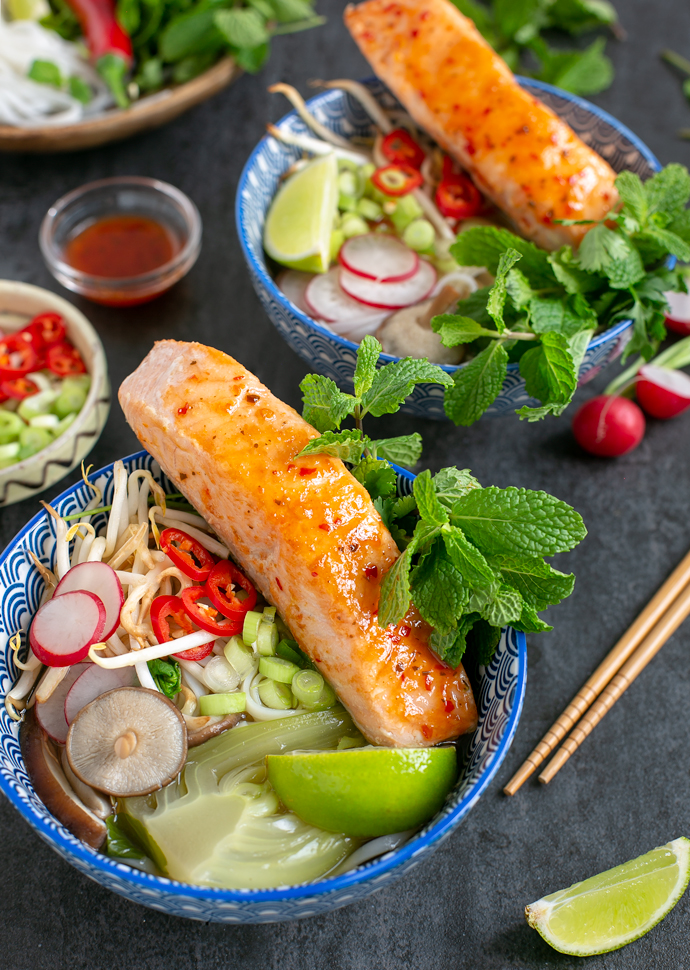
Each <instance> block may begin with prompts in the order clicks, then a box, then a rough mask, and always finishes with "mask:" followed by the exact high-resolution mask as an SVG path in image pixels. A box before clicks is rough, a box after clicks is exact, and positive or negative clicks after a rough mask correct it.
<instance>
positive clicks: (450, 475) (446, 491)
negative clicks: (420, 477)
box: [434, 465, 481, 508]
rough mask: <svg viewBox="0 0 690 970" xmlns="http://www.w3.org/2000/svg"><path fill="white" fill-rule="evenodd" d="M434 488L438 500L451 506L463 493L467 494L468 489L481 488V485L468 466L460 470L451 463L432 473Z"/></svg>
mask: <svg viewBox="0 0 690 970" xmlns="http://www.w3.org/2000/svg"><path fill="white" fill-rule="evenodd" d="M434 488H435V489H436V495H437V497H438V500H439V502H442V503H443V505H446V506H447V507H448V508H452V507H453V504H454V503H455V502H457V500H458V499H459V498H461V497H462V496H463V495H467V493H468V492H469V491H470V489H472V488H481V485H480V484H479V482H478V481H477V479H476V478H475V477H474V475H472V473H471V472H470V470H469V468H463V469H462V470H461V469H459V468H456V467H455V466H454V465H451V466H450V467H448V468H442V469H441V471H440V472H437V473H436V474H435V475H434Z"/></svg>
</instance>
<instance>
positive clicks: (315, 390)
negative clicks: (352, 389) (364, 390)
mask: <svg viewBox="0 0 690 970" xmlns="http://www.w3.org/2000/svg"><path fill="white" fill-rule="evenodd" d="M299 387H300V390H301V391H302V400H303V402H304V407H303V409H302V417H303V418H304V420H305V421H307V422H308V423H309V424H311V425H312V426H313V427H314V428H316V430H317V431H320V432H321V433H322V434H323V432H324V431H334V430H335V429H336V428H339V427H340V425H341V423H342V421H343V420H344V418H346V417H347V416H348V415H349V414H352V411H353V410H354V407H355V405H356V403H357V399H356V398H354V397H352V395H351V394H344V393H343V392H342V391H341V390H340V388H339V387H338V385H337V384H336V383H335V382H334V381H332V380H331V379H330V377H324V376H323V374H307V376H306V377H305V378H304V380H303V381H302V382H301V384H300V386H299Z"/></svg>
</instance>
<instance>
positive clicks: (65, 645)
mask: <svg viewBox="0 0 690 970" xmlns="http://www.w3.org/2000/svg"><path fill="white" fill-rule="evenodd" d="M105 616H106V613H105V607H104V606H103V603H102V602H101V600H100V599H99V598H98V597H97V596H96V595H95V594H94V593H88V592H87V591H86V590H83V589H81V590H74V591H73V592H70V593H63V594H62V595H61V596H53V598H52V599H50V600H48V602H47V603H44V604H43V606H42V607H41V608H40V610H39V611H38V613H37V614H36V616H35V617H34V620H33V623H32V624H31V629H30V630H29V643H30V644H31V649H32V650H33V652H34V654H35V656H36V657H37V658H38V659H39V660H40V661H41V663H42V664H46V665H47V666H48V667H70V666H71V665H72V664H77V663H79V661H80V660H83V659H84V657H85V656H86V655H87V653H88V652H89V647H90V646H91V645H92V644H93V643H98V641H99V640H100V638H101V635H102V633H103V630H104V629H105Z"/></svg>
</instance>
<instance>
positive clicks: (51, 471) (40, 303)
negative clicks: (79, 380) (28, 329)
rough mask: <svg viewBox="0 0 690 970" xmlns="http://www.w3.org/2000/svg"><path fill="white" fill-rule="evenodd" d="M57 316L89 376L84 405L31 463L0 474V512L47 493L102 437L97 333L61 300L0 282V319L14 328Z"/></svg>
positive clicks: (105, 397) (103, 377)
mask: <svg viewBox="0 0 690 970" xmlns="http://www.w3.org/2000/svg"><path fill="white" fill-rule="evenodd" d="M46 312H55V313H59V314H61V315H62V317H63V319H64V321H65V326H66V327H67V336H68V337H69V339H70V340H71V341H72V343H73V344H74V346H75V347H76V348H77V350H78V351H79V353H80V354H81V356H82V359H83V360H84V363H85V364H86V369H87V371H88V372H89V374H90V375H91V387H90V388H89V393H88V395H87V397H86V401H85V402H84V406H83V407H82V409H81V411H80V412H79V414H78V415H77V417H76V419H75V420H74V422H73V423H72V424H71V425H70V427H69V428H68V429H67V431H65V432H64V433H63V434H61V435H60V436H59V437H58V438H56V439H55V441H52V442H51V443H50V444H49V445H48V446H47V448H43V450H42V451H39V452H37V453H36V454H35V455H32V456H31V457H30V458H25V459H24V460H23V461H19V462H17V463H16V464H15V465H8V466H7V468H2V469H0V507H1V506H3V505H12V504H13V503H14V502H20V501H21V500H22V499H25V498H28V497H29V496H30V495H37V494H38V493H39V492H42V491H44V490H45V489H46V488H50V487H51V486H52V485H54V484H55V483H56V482H59V481H60V479H61V478H64V477H65V475H67V474H68V472H70V471H72V469H73V468H75V467H76V466H77V465H78V464H79V462H80V461H81V460H82V458H85V457H86V456H87V455H88V453H89V452H90V451H91V449H92V448H93V446H94V445H95V444H96V442H97V441H98V439H99V438H100V436H101V432H102V431H103V427H104V426H105V422H106V420H107V418H108V412H109V411H110V384H109V382H108V367H107V364H106V359H105V351H104V350H103V344H102V343H101V341H100V339H99V337H98V334H97V333H96V331H95V330H94V329H93V327H92V326H91V324H90V323H89V321H88V320H87V319H86V317H85V316H84V314H83V313H81V312H80V311H79V310H77V308H76V307H75V306H72V304H71V303H68V302H67V300H64V299H63V298H62V297H61V296H56V294H55V293H51V292H50V290H44V289H42V288H41V287H40V286H31V285H30V284H29V283H17V282H14V281H13V280H0V314H9V315H11V316H12V317H16V319H15V320H14V327H12V326H6V324H5V322H4V321H3V320H0V326H2V327H3V329H5V328H6V329H7V331H8V332H9V331H10V330H11V329H17V330H18V329H19V328H20V327H22V326H24V324H25V323H28V321H29V320H30V319H31V317H34V316H36V314H37V313H46Z"/></svg>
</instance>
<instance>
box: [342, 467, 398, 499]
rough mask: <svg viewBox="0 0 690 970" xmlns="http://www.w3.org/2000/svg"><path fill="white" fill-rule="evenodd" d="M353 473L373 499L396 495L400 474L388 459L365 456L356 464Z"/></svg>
mask: <svg viewBox="0 0 690 970" xmlns="http://www.w3.org/2000/svg"><path fill="white" fill-rule="evenodd" d="M352 474H353V475H354V476H355V478H356V479H357V481H358V482H360V483H361V484H362V485H364V487H365V488H366V490H367V492H369V495H370V496H371V498H372V499H377V498H388V496H389V495H395V492H396V490H397V487H398V476H397V475H396V473H395V469H394V468H391V466H390V465H389V464H388V462H387V461H381V460H379V459H377V458H363V459H362V461H361V462H360V463H359V465H355V467H354V468H353V469H352Z"/></svg>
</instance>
